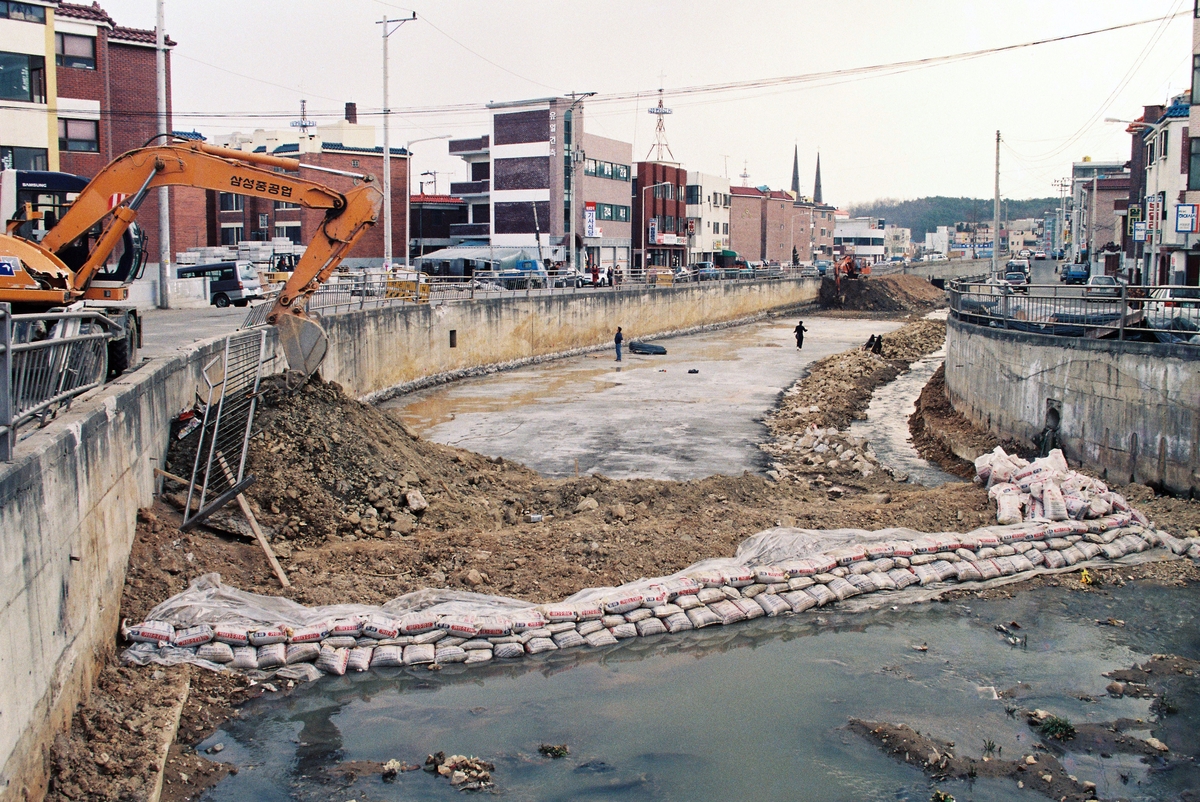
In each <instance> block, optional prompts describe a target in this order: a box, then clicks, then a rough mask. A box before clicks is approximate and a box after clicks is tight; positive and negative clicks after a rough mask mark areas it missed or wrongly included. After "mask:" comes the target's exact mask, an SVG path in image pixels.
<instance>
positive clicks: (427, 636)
mask: <svg viewBox="0 0 1200 802" xmlns="http://www.w3.org/2000/svg"><path fill="white" fill-rule="evenodd" d="M447 634H448V633H447V632H446V630H444V629H433V630H430V631H429V632H422V633H421V634H420V635H413V636H412V642H413V644H414V645H427V644H433V643H437V642H438V641H440V640H441V639H442V638H445V637H446V636H447Z"/></svg>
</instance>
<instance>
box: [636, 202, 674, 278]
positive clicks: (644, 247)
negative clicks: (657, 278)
mask: <svg viewBox="0 0 1200 802" xmlns="http://www.w3.org/2000/svg"><path fill="white" fill-rule="evenodd" d="M674 185H675V182H674V181H659V182H658V183H657V184H651V185H650V186H648V187H642V235H641V240H642V277H643V278H644V277H645V276H646V267H647V265H646V192H647V191H649V190H651V189H654V188H655V187H670V186H674Z"/></svg>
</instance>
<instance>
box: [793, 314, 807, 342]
mask: <svg viewBox="0 0 1200 802" xmlns="http://www.w3.org/2000/svg"><path fill="white" fill-rule="evenodd" d="M794 331H795V332H796V347H797V348H803V347H804V332H806V331H808V329H806V328H804V321H803V320H801V321H800V322H799V323H797V324H796V328H795V329H794Z"/></svg>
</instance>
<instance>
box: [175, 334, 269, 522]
mask: <svg viewBox="0 0 1200 802" xmlns="http://www.w3.org/2000/svg"><path fill="white" fill-rule="evenodd" d="M266 356H267V332H266V330H265V329H258V330H257V331H249V332H240V333H238V334H231V335H230V336H228V337H226V338H225V348H224V349H223V350H222V351H221V353H220V354H218V355H217V356H215V357H213V359H212V360H211V361H210V362H209V363H208V364H207V365H205V367H204V381H205V383H206V384H207V385H208V393H207V397H206V398H205V407H204V420H203V424H202V425H201V427H200V437H199V440H198V441H197V444H196V456H195V459H194V461H193V466H192V483H191V486H190V487H189V488H188V499H187V505H186V506H185V508H184V520H183V526H181V527H180V528H181V529H183V530H185V531H186V530H187V529H191V528H192V527H193V526H196V525H197V524H199V523H200V522H201V521H203V520H204V519H205V518H207V517H208V516H209V515H210V514H211V513H213V512H215V511H216V510H218V509H220V508H221V507H222V506H223V505H224V504H226V503H227V502H228V501H230V500H231V499H232V498H233V497H234V496H236V495H237V494H238V493H240V492H241V491H242V490H243V489H244V488H246V487H248V486H249V485H250V483H251V482H253V481H254V479H253V477H247V476H246V475H245V471H246V453H247V451H248V447H249V443H250V431H251V426H252V425H253V424H254V411H255V409H256V407H257V403H258V388H259V382H260V381H261V380H262V371H263V363H264V361H265V360H266ZM193 500H195V502H196V509H195V511H194V512H193Z"/></svg>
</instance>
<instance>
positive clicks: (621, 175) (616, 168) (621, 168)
mask: <svg viewBox="0 0 1200 802" xmlns="http://www.w3.org/2000/svg"><path fill="white" fill-rule="evenodd" d="M612 177H613V178H615V179H616V180H618V181H628V180H629V165H628V164H614V165H613V175H612Z"/></svg>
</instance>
